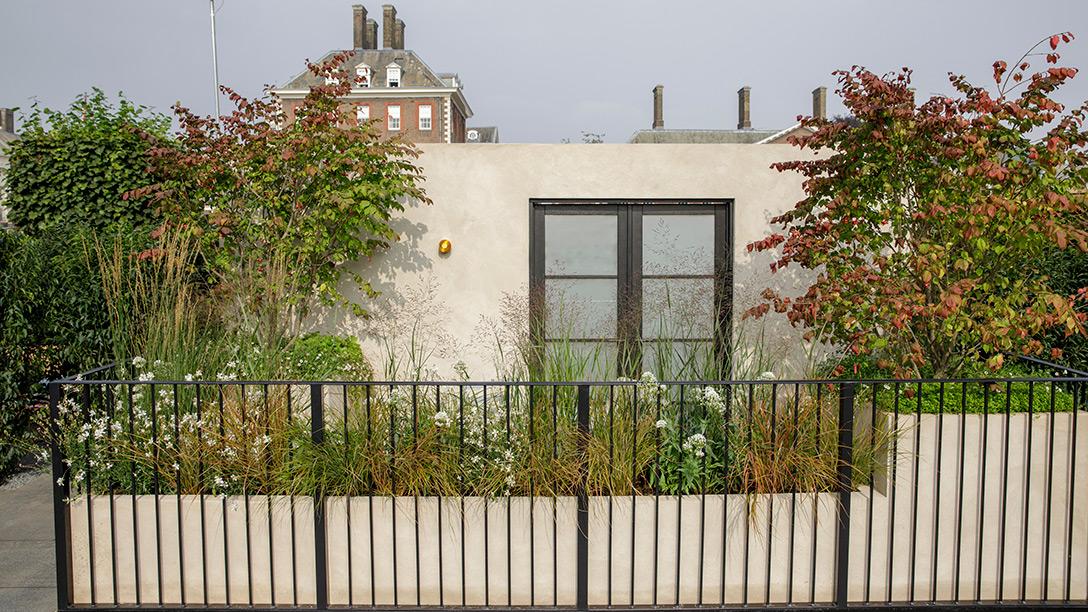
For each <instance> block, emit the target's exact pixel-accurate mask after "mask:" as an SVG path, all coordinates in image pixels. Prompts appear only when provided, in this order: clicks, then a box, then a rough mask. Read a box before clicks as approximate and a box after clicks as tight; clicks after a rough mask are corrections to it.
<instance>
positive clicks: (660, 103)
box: [628, 85, 827, 144]
mask: <svg viewBox="0 0 1088 612" xmlns="http://www.w3.org/2000/svg"><path fill="white" fill-rule="evenodd" d="M653 95H654V119H653V123H652V124H651V128H650V129H648V130H639V131H637V132H635V133H634V134H633V135H632V136H631V139H630V140H628V142H630V143H634V144H785V143H786V142H788V138H789V137H790V136H792V135H794V134H802V133H809V132H811V130H809V129H808V128H804V127H801V124H800V123H795V124H794V125H791V126H789V127H786V128H779V129H770V130H767V129H753V128H752V88H751V87H741V88H740V89H739V90H738V91H737V129H735V130H719V129H679V130H678V129H665V112H664V97H665V87H664V86H662V85H658V86H656V87H654V89H653ZM812 116H813V117H819V118H821V119H826V118H827V88H826V87H817V88H816V89H814V90H812Z"/></svg>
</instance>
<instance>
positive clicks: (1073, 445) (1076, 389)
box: [1062, 383, 1082, 603]
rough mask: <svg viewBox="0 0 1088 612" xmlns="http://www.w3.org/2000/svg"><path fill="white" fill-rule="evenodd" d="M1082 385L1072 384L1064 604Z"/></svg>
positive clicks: (1069, 563)
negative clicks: (1071, 426)
mask: <svg viewBox="0 0 1088 612" xmlns="http://www.w3.org/2000/svg"><path fill="white" fill-rule="evenodd" d="M1081 385H1082V383H1073V384H1072V385H1071V386H1072V392H1073V428H1072V429H1071V430H1070V432H1069V489H1068V491H1069V493H1068V494H1067V495H1066V497H1067V498H1068V504H1069V508H1068V510H1067V511H1066V516H1065V525H1066V527H1065V534H1066V542H1065V572H1064V576H1063V577H1062V583H1063V585H1064V587H1065V588H1064V591H1065V596H1064V597H1063V600H1064V601H1065V603H1069V599H1070V595H1071V591H1072V584H1071V583H1072V581H1073V516H1074V512H1073V507H1074V505H1075V502H1076V499H1077V496H1076V495H1075V493H1076V490H1077V489H1076V482H1077V413H1078V412H1080V406H1079V401H1078V400H1079V398H1080V390H1081Z"/></svg>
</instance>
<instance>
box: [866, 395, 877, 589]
mask: <svg viewBox="0 0 1088 612" xmlns="http://www.w3.org/2000/svg"><path fill="white" fill-rule="evenodd" d="M869 393H870V394H871V395H872V398H871V399H872V402H871V408H870V412H869V455H870V457H871V458H870V459H869V495H868V497H869V499H868V500H866V505H867V506H868V508H867V509H866V511H865V523H866V525H865V603H869V602H870V601H872V590H871V589H872V582H873V495H875V494H876V482H875V480H874V479H875V478H876V472H875V469H874V468H875V463H876V450H877V449H876V400H877V385H876V383H870V384H869Z"/></svg>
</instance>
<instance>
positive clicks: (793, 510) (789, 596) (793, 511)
mask: <svg viewBox="0 0 1088 612" xmlns="http://www.w3.org/2000/svg"><path fill="white" fill-rule="evenodd" d="M800 412H801V385H800V384H798V383H794V385H793V421H792V426H793V429H792V431H791V434H790V442H791V445H792V446H797V444H798V435H797V434H798V432H797V427H798V423H799V421H800V418H801V415H800ZM796 535H797V479H796V478H795V479H794V480H793V482H792V483H790V546H789V555H788V559H789V561H788V563H787V565H788V567H789V570H788V571H787V577H786V605H789V606H792V605H793V574H794V548H795V547H796V544H797V538H796Z"/></svg>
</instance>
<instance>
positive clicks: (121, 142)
mask: <svg viewBox="0 0 1088 612" xmlns="http://www.w3.org/2000/svg"><path fill="white" fill-rule="evenodd" d="M169 126H170V119H169V118H167V117H164V116H163V115H159V114H156V113H152V112H150V111H148V109H147V108H146V107H143V106H138V105H136V104H134V103H132V102H131V101H129V100H127V99H125V98H124V96H119V100H118V102H117V103H116V105H114V104H113V103H111V102H110V100H109V98H108V97H107V96H106V95H105V94H104V93H102V91H101V90H98V89H95V90H92V92H91V93H90V94H85V95H83V96H81V97H80V98H79V99H77V100H76V101H75V102H73V103H72V105H71V107H70V108H69V109H68V110H66V111H57V110H51V109H48V108H38V106H37V105H35V106H33V107H32V108H31V111H30V113H29V115H28V116H27V117H26V118H25V119H24V122H23V128H22V130H21V132H20V138H19V140H16V141H15V142H14V143H12V145H11V146H10V150H9V151H8V156H9V163H10V167H9V168H8V171H7V172H6V174H5V183H6V187H7V194H8V196H7V200H6V205H7V206H8V207H9V208H10V210H11V214H10V220H11V222H12V223H14V224H15V225H17V226H18V227H20V228H23V229H24V230H26V231H28V232H32V233H41V232H45V231H48V230H51V229H52V228H57V227H66V226H71V225H79V226H82V227H86V228H93V229H98V230H103V229H108V228H112V227H114V226H116V225H119V224H121V225H128V226H132V227H144V226H148V225H150V224H152V223H154V222H155V219H156V218H157V216H156V213H155V211H154V210H153V203H152V202H151V201H150V199H148V198H146V197H144V198H134V197H126V194H127V193H128V192H129V191H131V190H133V189H137V188H139V187H145V186H147V185H151V184H153V183H155V182H157V181H158V180H159V178H158V177H157V176H156V174H155V173H154V172H153V171H152V170H150V165H151V161H152V160H151V157H150V154H149V151H150V150H151V148H152V147H153V146H161V145H162V144H163V143H165V142H167V141H166V131H167V129H168V128H169Z"/></svg>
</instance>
